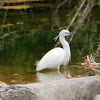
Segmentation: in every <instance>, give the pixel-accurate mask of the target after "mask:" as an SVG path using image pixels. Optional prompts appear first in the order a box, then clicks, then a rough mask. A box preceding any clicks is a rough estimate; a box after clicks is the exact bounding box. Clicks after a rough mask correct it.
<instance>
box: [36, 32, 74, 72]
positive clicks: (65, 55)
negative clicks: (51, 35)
mask: <svg viewBox="0 0 100 100" xmlns="http://www.w3.org/2000/svg"><path fill="white" fill-rule="evenodd" d="M72 34H74V33H71V32H69V31H68V30H62V31H61V32H60V33H59V35H58V36H57V37H56V38H58V37H59V40H60V42H61V44H62V46H63V48H60V47H56V48H54V49H52V50H50V51H49V52H47V53H46V54H45V55H44V56H43V57H42V59H41V60H40V61H38V62H37V64H36V65H37V67H36V71H40V70H43V69H46V68H57V69H58V70H59V68H60V65H64V66H65V65H67V64H68V62H69V60H70V57H71V53H70V46H69V44H68V42H67V41H66V40H65V36H69V35H72Z"/></svg>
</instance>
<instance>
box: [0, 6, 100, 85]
mask: <svg viewBox="0 0 100 100" xmlns="http://www.w3.org/2000/svg"><path fill="white" fill-rule="evenodd" d="M54 12H55V9H54V8H48V7H47V8H33V9H32V8H31V9H26V10H8V11H7V10H0V81H3V82H5V83H7V84H25V83H34V82H40V81H51V80H57V79H64V78H65V74H64V73H65V69H64V67H63V66H62V67H61V69H60V70H61V73H62V74H60V73H59V72H57V71H56V69H48V70H43V71H41V72H36V65H35V64H36V61H38V60H40V59H41V57H42V56H43V55H44V54H45V53H46V52H48V51H49V50H50V49H52V48H54V47H55V45H56V42H55V41H54V40H53V39H54V38H55V37H56V36H57V35H58V34H59V32H60V31H61V30H62V29H65V27H66V26H68V24H69V22H70V21H71V19H72V16H73V15H74V13H75V9H74V8H73V7H69V9H68V8H66V7H65V6H64V7H62V8H61V9H59V11H58V13H57V14H55V13H54ZM82 24H83V25H82V26H80V27H79V29H78V30H77V31H76V32H77V35H76V36H74V38H73V40H72V41H71V43H70V48H71V62H70V63H69V65H68V67H67V69H70V71H71V75H72V76H76V75H86V74H87V72H88V70H86V69H85V66H81V63H82V62H84V57H85V56H86V55H89V54H93V55H94V56H95V61H96V62H98V63H99V62H100V6H99V5H95V6H94V7H93V8H92V9H91V12H90V13H89V15H88V16H87V17H86V19H85V20H84V22H83V23H82ZM74 26H77V24H74V25H73V27H71V28H70V29H69V30H70V31H73V30H74ZM69 38H70V37H68V38H67V39H66V40H67V41H69ZM58 46H60V47H61V45H58Z"/></svg>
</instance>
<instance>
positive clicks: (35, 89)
mask: <svg viewBox="0 0 100 100" xmlns="http://www.w3.org/2000/svg"><path fill="white" fill-rule="evenodd" d="M98 94H100V76H90V77H83V78H74V79H62V80H57V81H52V82H43V83H32V84H24V85H22V84H21V85H6V86H4V87H3V86H2V87H1V85H0V98H1V100H93V99H94V97H95V96H96V95H98ZM94 100H96V99H94ZM97 100H98V99H97Z"/></svg>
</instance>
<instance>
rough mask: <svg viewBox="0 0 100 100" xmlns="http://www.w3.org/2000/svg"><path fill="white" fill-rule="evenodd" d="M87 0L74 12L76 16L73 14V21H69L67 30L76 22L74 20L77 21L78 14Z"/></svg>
mask: <svg viewBox="0 0 100 100" xmlns="http://www.w3.org/2000/svg"><path fill="white" fill-rule="evenodd" d="M85 1H86V0H84V1H83V2H82V3H81V5H80V7H79V8H78V10H77V12H76V13H75V14H74V16H73V18H72V20H71V22H70V23H69V25H68V27H67V28H66V30H68V29H69V28H70V26H71V25H72V24H73V23H74V21H75V19H76V17H77V15H78V13H79V11H80V10H81V8H82V7H83V5H84V3H85Z"/></svg>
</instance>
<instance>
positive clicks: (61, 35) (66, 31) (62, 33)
mask: <svg viewBox="0 0 100 100" xmlns="http://www.w3.org/2000/svg"><path fill="white" fill-rule="evenodd" d="M74 34H76V33H72V32H69V31H68V30H62V31H61V32H60V33H59V35H58V36H56V37H55V38H54V40H55V41H56V40H57V39H58V38H59V37H65V36H69V35H74Z"/></svg>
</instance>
